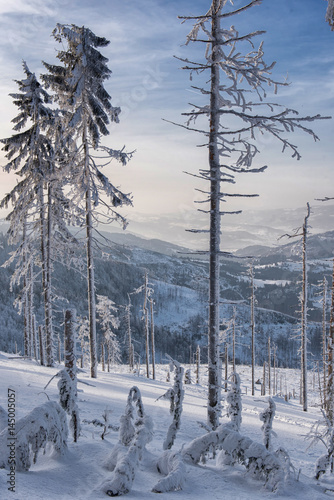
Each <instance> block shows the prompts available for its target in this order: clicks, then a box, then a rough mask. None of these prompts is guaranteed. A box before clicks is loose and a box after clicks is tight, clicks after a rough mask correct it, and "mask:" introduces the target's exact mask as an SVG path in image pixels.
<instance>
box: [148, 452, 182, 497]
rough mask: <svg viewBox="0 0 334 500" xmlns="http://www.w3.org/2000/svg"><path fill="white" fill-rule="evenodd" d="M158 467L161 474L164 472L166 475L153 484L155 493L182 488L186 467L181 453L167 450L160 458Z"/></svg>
mask: <svg viewBox="0 0 334 500" xmlns="http://www.w3.org/2000/svg"><path fill="white" fill-rule="evenodd" d="M157 469H158V471H159V472H160V474H164V475H165V476H166V477H164V478H162V479H160V481H158V483H157V484H156V485H155V486H153V488H152V491H153V493H166V492H168V491H178V490H182V488H183V485H184V480H185V473H186V468H185V464H184V462H183V459H182V457H181V455H180V453H175V452H171V451H165V453H164V454H163V455H162V456H161V457H160V458H159V460H158V463H157Z"/></svg>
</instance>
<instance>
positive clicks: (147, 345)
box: [143, 272, 150, 378]
mask: <svg viewBox="0 0 334 500" xmlns="http://www.w3.org/2000/svg"><path fill="white" fill-rule="evenodd" d="M147 300H148V276H147V272H145V286H144V305H143V314H144V322H145V354H146V376H147V378H150V334H149V329H148V309H147Z"/></svg>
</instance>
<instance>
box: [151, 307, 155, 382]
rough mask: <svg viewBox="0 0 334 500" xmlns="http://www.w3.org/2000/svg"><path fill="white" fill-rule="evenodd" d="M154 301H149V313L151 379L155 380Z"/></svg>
mask: <svg viewBox="0 0 334 500" xmlns="http://www.w3.org/2000/svg"><path fill="white" fill-rule="evenodd" d="M153 305H154V300H153V299H152V298H151V299H150V312H151V351H152V355H151V356H152V377H153V380H155V336H154V310H153Z"/></svg>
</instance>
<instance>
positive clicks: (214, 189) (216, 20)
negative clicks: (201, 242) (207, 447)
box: [208, 0, 221, 430]
mask: <svg viewBox="0 0 334 500" xmlns="http://www.w3.org/2000/svg"><path fill="white" fill-rule="evenodd" d="M220 3H221V2H220V0H214V1H213V2H212V18H211V39H212V64H211V69H210V71H211V89H210V135H209V165H210V253H209V266H210V267H209V337H208V423H209V424H210V427H211V428H212V429H213V430H215V429H216V428H217V427H218V424H219V406H220V384H219V375H218V374H219V353H218V344H217V342H218V337H219V298H220V290H219V251H220V231H221V229H220V225H221V221H220V180H221V174H220V162H219V150H218V136H217V132H218V130H219V122H220V119H219V118H220V115H219V47H220V17H219V14H220Z"/></svg>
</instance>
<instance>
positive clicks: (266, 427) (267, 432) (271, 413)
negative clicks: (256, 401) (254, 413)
mask: <svg viewBox="0 0 334 500" xmlns="http://www.w3.org/2000/svg"><path fill="white" fill-rule="evenodd" d="M268 403H269V406H268V408H266V409H265V410H263V412H261V413H260V420H261V421H262V422H263V425H262V427H261V430H262V431H263V442H264V446H265V447H266V449H267V450H270V449H271V436H272V435H275V433H274V431H273V420H274V417H275V411H276V405H275V402H274V400H273V399H272V398H271V397H269V400H268Z"/></svg>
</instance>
